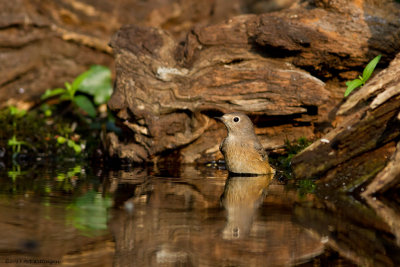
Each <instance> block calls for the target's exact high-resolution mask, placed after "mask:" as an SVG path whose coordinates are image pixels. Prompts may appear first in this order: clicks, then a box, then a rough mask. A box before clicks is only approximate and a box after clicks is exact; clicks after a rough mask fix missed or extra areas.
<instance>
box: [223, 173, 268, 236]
mask: <svg viewBox="0 0 400 267" xmlns="http://www.w3.org/2000/svg"><path fill="white" fill-rule="evenodd" d="M272 177H273V175H272V174H271V175H260V176H252V177H242V176H234V177H230V178H228V180H227V181H226V184H225V190H224V193H223V195H222V197H221V199H222V204H223V205H224V207H225V209H226V210H227V219H228V222H227V224H226V227H225V229H224V231H223V237H224V238H225V239H234V238H241V237H245V236H247V235H248V234H249V232H250V229H251V226H252V223H253V218H254V214H255V212H256V209H257V208H258V207H259V206H260V204H261V203H262V201H263V199H264V196H265V193H266V190H267V187H268V185H269V183H270V181H271V179H272Z"/></svg>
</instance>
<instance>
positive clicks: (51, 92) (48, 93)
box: [40, 88, 67, 100]
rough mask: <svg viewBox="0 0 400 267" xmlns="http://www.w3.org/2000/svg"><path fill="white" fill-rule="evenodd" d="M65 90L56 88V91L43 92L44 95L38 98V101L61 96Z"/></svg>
mask: <svg viewBox="0 0 400 267" xmlns="http://www.w3.org/2000/svg"><path fill="white" fill-rule="evenodd" d="M66 92H67V90H65V89H64V88H56V89H52V90H50V89H47V90H46V92H44V94H43V95H42V96H41V97H40V99H42V100H45V99H47V98H50V97H53V96H56V95H61V94H64V93H66Z"/></svg>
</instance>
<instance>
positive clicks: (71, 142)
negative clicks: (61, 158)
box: [67, 139, 75, 148]
mask: <svg viewBox="0 0 400 267" xmlns="http://www.w3.org/2000/svg"><path fill="white" fill-rule="evenodd" d="M67 145H68V146H69V147H71V148H73V147H74V145H75V142H74V141H72V140H71V139H68V141H67Z"/></svg>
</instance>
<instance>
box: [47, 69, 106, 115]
mask: <svg viewBox="0 0 400 267" xmlns="http://www.w3.org/2000/svg"><path fill="white" fill-rule="evenodd" d="M77 93H80V94H77ZM111 93H112V86H111V71H110V69H109V68H107V67H104V66H100V65H94V66H92V67H91V68H90V69H89V70H88V71H86V72H84V73H82V74H81V75H79V76H78V77H76V79H75V80H74V81H73V82H72V84H71V83H68V82H66V83H65V88H55V89H48V90H47V91H46V92H45V93H44V94H43V95H42V97H41V98H42V100H47V99H49V98H53V97H56V96H58V99H59V100H60V101H61V102H63V101H71V102H72V103H74V104H75V105H76V106H78V107H79V108H81V109H82V110H84V111H85V112H86V113H87V114H88V115H89V116H90V117H92V118H93V117H95V116H96V108H95V105H101V104H104V103H106V102H107V101H108V99H109V98H110V96H111ZM86 95H90V96H92V97H93V102H92V100H91V99H90V98H88V97H87V96H86ZM93 103H94V104H95V105H94V104H93ZM42 110H43V111H44V112H45V115H46V116H50V115H51V111H50V109H49V107H48V106H43V107H42Z"/></svg>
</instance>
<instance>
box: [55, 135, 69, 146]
mask: <svg viewBox="0 0 400 267" xmlns="http://www.w3.org/2000/svg"><path fill="white" fill-rule="evenodd" d="M66 141H67V139H65V137H62V136H59V137H57V143H59V144H64V143H65V142H66Z"/></svg>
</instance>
